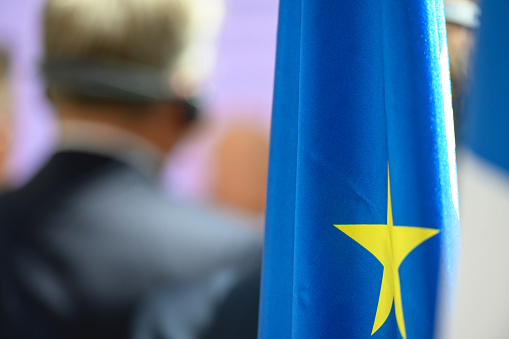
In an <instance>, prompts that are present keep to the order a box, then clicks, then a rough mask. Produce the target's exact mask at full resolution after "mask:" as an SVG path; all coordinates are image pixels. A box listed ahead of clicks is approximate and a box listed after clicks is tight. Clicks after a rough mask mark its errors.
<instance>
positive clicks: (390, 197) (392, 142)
mask: <svg viewBox="0 0 509 339" xmlns="http://www.w3.org/2000/svg"><path fill="white" fill-rule="evenodd" d="M275 81H276V83H275V97H274V108H273V119H272V131H271V149H270V164H269V187H268V202H267V217H266V218H267V220H266V235H265V239H266V243H265V251H264V268H263V276H262V291H261V309H260V325H259V337H260V338H306V339H309V338H369V337H373V338H431V337H433V336H434V335H435V333H437V331H438V329H439V326H440V324H439V323H437V321H436V319H440V318H441V317H442V315H441V314H442V313H443V312H447V310H448V307H449V306H450V300H449V299H450V297H451V291H452V287H453V284H454V275H455V266H456V259H457V258H456V252H457V244H458V239H459V221H458V206H457V186H456V167H455V166H456V165H455V153H454V133H453V130H452V108H451V99H450V84H449V73H448V58H447V47H446V36H445V20H444V16H443V3H442V2H441V1H440V0H411V1H404V2H402V1H399V0H387V1H382V0H365V1H337V0H301V1H294V0H281V2H280V17H279V29H278V49H277V64H276V80H275ZM439 301H440V302H439Z"/></svg>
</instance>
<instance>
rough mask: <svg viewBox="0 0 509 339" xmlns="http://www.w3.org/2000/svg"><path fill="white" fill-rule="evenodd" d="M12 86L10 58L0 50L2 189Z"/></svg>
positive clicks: (5, 167)
mask: <svg viewBox="0 0 509 339" xmlns="http://www.w3.org/2000/svg"><path fill="white" fill-rule="evenodd" d="M10 103H11V99H10V86H9V58H8V57H7V53H6V52H4V51H3V50H0V189H1V188H3V187H4V186H5V184H6V180H7V167H8V158H9V144H10V135H11V133H10V130H11V129H10V126H11V124H10V111H11V106H10Z"/></svg>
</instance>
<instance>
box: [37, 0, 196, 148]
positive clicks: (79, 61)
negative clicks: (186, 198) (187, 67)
mask: <svg viewBox="0 0 509 339" xmlns="http://www.w3.org/2000/svg"><path fill="white" fill-rule="evenodd" d="M188 15H189V7H188V5H187V1H186V0H49V1H48V2H47V4H46V8H45V13H44V63H43V65H44V66H43V67H44V72H45V75H46V81H47V89H48V95H49V97H50V98H51V100H52V101H53V103H54V105H55V108H56V110H57V112H58V118H59V119H60V120H62V121H65V120H73V119H80V120H88V121H90V120H91V121H98V122H101V123H107V124H112V125H114V126H116V127H120V128H124V129H127V130H129V131H131V132H134V133H137V134H138V135H140V136H142V137H143V138H145V139H148V140H149V141H150V142H152V143H154V144H155V145H156V146H158V147H159V148H161V150H163V151H169V150H170V149H171V148H172V146H173V145H174V144H175V142H176V141H178V139H179V138H180V136H181V135H182V134H183V132H184V131H185V130H186V129H187V126H188V125H189V116H188V114H187V113H188V112H189V110H188V108H189V107H188V105H187V104H186V102H185V100H184V99H186V98H185V93H179V90H178V89H179V88H182V87H181V86H180V87H179V86H178V84H177V87H175V86H174V87H173V89H171V88H172V87H171V85H170V84H173V85H175V81H176V79H171V77H172V75H173V74H174V73H175V67H176V65H177V64H178V61H179V57H180V55H181V53H182V51H183V49H184V47H185V44H186V34H187V26H188Z"/></svg>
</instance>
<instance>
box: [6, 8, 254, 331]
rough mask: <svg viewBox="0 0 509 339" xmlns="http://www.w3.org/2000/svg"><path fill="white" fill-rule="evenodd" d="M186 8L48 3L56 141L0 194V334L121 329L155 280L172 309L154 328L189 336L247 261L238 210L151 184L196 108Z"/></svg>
mask: <svg viewBox="0 0 509 339" xmlns="http://www.w3.org/2000/svg"><path fill="white" fill-rule="evenodd" d="M191 16H192V6H190V0H180V1H179V0H143V1H139V0H108V1H101V0H49V1H48V2H47V4H46V7H45V13H44V39H45V40H44V48H45V49H44V60H43V71H44V75H45V79H46V83H47V92H48V96H49V98H50V99H51V101H52V103H53V104H54V107H55V111H56V117H57V120H58V123H59V127H60V135H59V145H58V149H57V151H56V153H55V154H54V155H53V157H52V158H51V159H50V160H49V161H48V163H47V164H46V165H45V166H44V167H43V168H42V169H41V170H40V171H39V172H38V173H37V175H36V176H35V177H34V178H33V179H32V180H31V181H30V182H28V183H27V184H26V185H25V186H23V187H22V188H20V189H18V190H14V191H11V192H8V193H6V194H4V195H3V196H0V220H2V224H1V225H0V227H1V228H0V232H1V233H0V251H1V252H2V253H0V258H2V261H1V264H0V270H1V272H0V333H1V336H2V337H6V338H126V337H128V336H129V335H130V334H129V333H130V332H131V330H132V326H133V325H132V321H133V317H134V315H135V314H136V313H137V312H138V310H139V309H140V308H141V305H143V304H145V303H146V300H150V297H151V296H152V295H155V296H157V295H158V293H157V292H158V290H164V291H165V296H166V298H165V299H164V300H161V301H162V302H165V303H167V304H166V305H165V309H166V310H170V313H171V314H173V315H176V318H174V319H173V321H171V320H172V319H169V320H168V321H167V324H168V325H169V326H170V327H171V328H170V329H168V328H166V330H167V332H168V333H171V334H172V335H173V338H176V339H181V338H182V339H184V338H197V337H198V335H199V334H200V333H203V332H204V331H205V330H206V328H207V327H210V326H212V325H213V324H212V325H211V322H212V320H213V319H214V318H215V310H216V309H217V308H218V307H219V306H218V305H219V304H220V303H221V301H222V300H226V302H227V301H228V300H229V297H227V296H228V295H229V294H232V295H234V294H235V291H236V288H235V287H234V286H236V284H237V283H238V282H239V281H243V279H244V277H245V276H247V275H249V274H252V273H251V272H252V271H253V272H255V274H256V273H257V272H259V271H258V270H257V269H256V265H257V263H258V261H259V257H260V249H261V241H260V239H259V238H258V237H257V236H255V235H254V234H252V233H251V232H249V231H247V228H241V227H237V226H238V225H239V224H242V223H243V222H244V221H243V220H242V219H241V218H236V217H235V216H234V215H232V214H231V213H225V212H223V211H220V210H217V209H210V208H206V207H199V206H195V205H192V204H188V203H185V202H182V201H176V200H169V199H168V198H166V197H165V195H164V194H163V193H162V192H161V191H160V190H159V188H158V187H157V184H156V182H157V175H158V172H159V171H160V170H161V166H162V164H163V160H164V158H165V155H166V154H167V153H168V152H170V151H171V150H172V148H173V147H174V146H175V145H176V144H177V143H178V142H179V141H180V140H181V139H182V138H183V137H184V135H185V134H186V132H187V131H188V129H189V128H190V127H191V125H192V122H193V120H195V119H196V116H197V111H196V108H195V107H194V106H193V105H192V104H191V103H190V102H191V96H192V95H193V94H194V93H195V92H193V91H191V90H190V87H192V86H190V81H188V79H186V78H185V75H186V74H188V73H186V72H185V71H184V72H182V67H181V60H180V59H179V58H180V57H181V56H182V55H184V54H185V48H186V43H188V42H187V41H186V39H188V38H189V37H191V35H190V34H189V30H188V26H189V22H190V21H191V20H190V19H189V18H190V17H191ZM230 292H231V293H230ZM153 337H160V336H159V335H158V334H157V333H155V334H154V335H153Z"/></svg>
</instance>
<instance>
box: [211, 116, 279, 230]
mask: <svg viewBox="0 0 509 339" xmlns="http://www.w3.org/2000/svg"><path fill="white" fill-rule="evenodd" d="M268 140H269V139H268V136H267V135H265V134H264V133H263V132H261V128H260V129H259V128H256V127H254V126H253V125H252V124H250V125H248V124H247V123H242V124H233V125H232V126H230V127H229V128H227V129H226V131H225V132H224V134H223V135H222V137H221V139H220V140H219V143H218V145H217V147H216V154H215V162H216V169H215V180H214V187H213V192H214V196H215V198H216V200H217V201H218V202H219V203H221V204H224V205H227V206H231V207H234V208H236V209H238V210H240V211H243V212H244V213H246V214H249V215H252V216H258V217H261V216H263V213H264V211H265V196H266V189H267V167H268V158H269V154H268V153H269V142H268ZM260 224H261V223H260Z"/></svg>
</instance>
